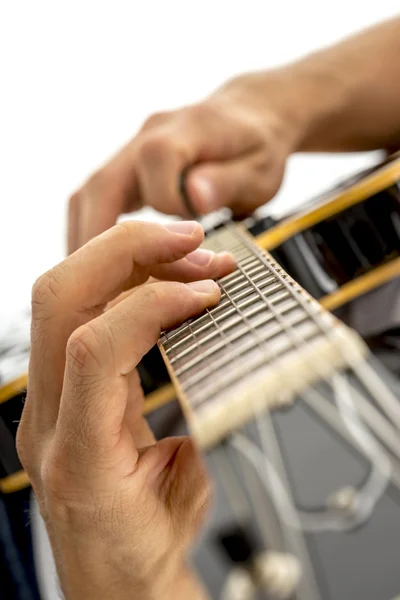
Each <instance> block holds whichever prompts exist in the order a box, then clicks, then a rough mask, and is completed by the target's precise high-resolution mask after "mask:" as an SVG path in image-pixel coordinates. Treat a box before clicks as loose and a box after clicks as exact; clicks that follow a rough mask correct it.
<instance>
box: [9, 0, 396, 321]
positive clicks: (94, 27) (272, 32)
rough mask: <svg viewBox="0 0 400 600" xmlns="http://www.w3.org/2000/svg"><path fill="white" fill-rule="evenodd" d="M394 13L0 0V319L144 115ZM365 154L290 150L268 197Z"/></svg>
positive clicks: (351, 2)
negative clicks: (293, 153) (75, 194)
mask: <svg viewBox="0 0 400 600" xmlns="http://www.w3.org/2000/svg"><path fill="white" fill-rule="evenodd" d="M396 12H399V2H398V1H396V0H392V1H389V0H386V1H381V2H370V3H366V2H361V1H360V0H348V1H347V2H340V1H338V0H337V1H335V2H322V1H321V0H314V1H313V0H301V1H297V0H292V1H290V0H279V1H275V2H270V1H267V0H264V1H262V0H258V1H256V0H246V2H244V1H243V2H235V1H234V0H230V1H222V0H220V1H218V0H214V1H211V0H203V1H202V2H191V1H183V0H182V1H178V0H171V1H168V0H165V1H161V0H160V1H158V2H157V1H155V0H151V1H149V0H141V1H140V2H138V1H134V0H131V1H130V2H128V1H125V2H123V1H115V0H113V1H111V0H110V1H108V2H101V1H99V0H97V1H89V0H86V1H85V0H65V1H64V2H61V1H60V0H48V1H45V0H25V1H18V0H8V1H7V0H0V75H1V79H0V85H1V89H0V263H1V271H0V273H1V279H0V285H1V295H0V323H1V319H3V324H4V318H8V316H9V315H10V314H11V313H12V312H15V311H17V310H18V309H19V307H20V306H24V305H26V304H27V303H28V302H29V294H30V287H31V284H32V282H33V280H34V279H35V278H36V277H37V276H38V275H39V274H40V273H41V272H42V271H44V270H45V269H47V268H49V267H50V266H52V264H54V263H55V262H57V261H59V260H60V259H61V258H62V257H63V254H64V247H65V246H64V240H65V209H66V201H67V199H68V196H69V195H70V194H71V192H72V191H73V190H74V189H75V188H76V187H77V186H78V185H79V183H80V182H81V181H82V180H83V179H85V178H86V176H87V175H88V174H89V173H90V172H91V171H92V170H93V169H94V168H96V167H97V166H98V165H99V163H102V162H103V161H104V160H106V158H107V157H108V156H109V155H110V154H111V153H113V152H114V151H115V150H116V149H117V148H118V147H119V146H120V145H121V144H122V143H124V142H125V141H126V140H127V139H128V138H130V137H131V136H132V135H134V133H135V131H136V129H137V128H138V127H139V125H140V124H141V122H142V121H143V119H144V118H145V117H146V116H147V115H148V114H150V113H152V112H154V111H157V110H162V109H166V108H173V107H176V106H179V105H182V104H185V103H188V102H191V101H195V100H198V99H200V98H201V97H203V96H205V95H206V94H208V93H209V92H210V91H212V90H213V88H215V87H216V86H218V85H219V84H221V83H222V82H223V81H224V80H225V79H226V78H228V77H230V76H232V75H233V74H236V73H239V72H242V71H247V70H251V69H260V68H267V67H270V66H273V65H277V64H280V63H284V62H286V61H289V60H292V59H294V58H297V57H299V56H300V55H302V54H304V53H308V52H310V51H311V50H314V49H316V48H318V47H321V46H322V45H326V44H330V43H332V42H334V41H336V40H338V39H339V38H341V37H343V36H344V35H347V34H349V33H351V32H353V31H356V30H358V29H360V28H362V27H364V26H366V25H369V24H371V23H374V22H376V21H377V20H380V19H383V18H386V17H388V16H391V15H394V14H396ZM368 159H370V157H368ZM365 161H366V157H365V156H361V157H360V156H353V157H351V159H349V158H348V157H343V156H337V157H334V158H326V157H311V158H309V157H307V158H306V157H302V156H300V157H295V158H294V159H292V160H291V163H290V167H289V170H288V174H287V177H286V180H285V184H284V186H283V189H282V191H281V193H280V194H279V197H278V199H277V200H276V201H275V208H277V209H278V210H281V209H283V208H284V207H286V206H290V205H292V204H296V203H299V202H300V201H302V200H303V199H306V198H307V197H308V196H309V195H310V194H314V193H316V192H319V191H321V190H323V189H324V188H325V187H326V186H328V185H330V184H331V183H333V182H335V181H336V180H337V179H338V177H342V176H343V175H344V174H346V173H349V172H352V171H353V170H354V168H355V167H358V166H359V165H360V164H364V163H365Z"/></svg>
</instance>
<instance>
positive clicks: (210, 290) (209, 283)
mask: <svg viewBox="0 0 400 600" xmlns="http://www.w3.org/2000/svg"><path fill="white" fill-rule="evenodd" d="M186 285H187V286H188V287H190V288H191V289H192V290H194V291H195V292H200V293H202V294H215V292H216V291H217V290H218V285H217V284H216V283H215V281H213V280H212V279H203V280H202V281H192V282H191V283H187V284H186Z"/></svg>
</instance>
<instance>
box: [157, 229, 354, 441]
mask: <svg viewBox="0 0 400 600" xmlns="http://www.w3.org/2000/svg"><path fill="white" fill-rule="evenodd" d="M203 246H204V247H207V248H210V249H213V250H215V251H220V250H229V251H230V252H232V254H233V255H234V257H235V258H236V261H237V265H238V267H237V269H236V270H235V271H234V272H233V273H231V274H230V275H228V276H227V277H224V278H223V279H221V280H219V282H218V283H219V285H220V287H221V292H222V294H221V300H220V302H219V303H218V305H217V306H216V307H215V308H212V309H210V310H207V311H206V312H205V313H204V314H202V315H201V316H199V317H197V318H195V319H192V320H190V321H187V322H186V323H184V324H183V325H181V326H180V327H179V328H177V329H175V330H173V331H170V332H168V333H165V334H164V335H163V337H162V338H161V340H160V347H161V350H162V353H163V356H164V359H165V361H166V365H167V368H168V370H169V372H170V375H171V378H172V380H173V382H174V383H175V385H176V387H177V391H178V396H179V398H180V400H181V404H182V407H183V409H184V412H185V414H186V418H187V420H188V424H189V426H190V428H191V431H192V433H193V435H194V437H195V438H196V439H197V441H198V443H199V444H200V445H201V446H203V447H208V446H211V445H213V444H215V443H217V442H218V441H220V440H221V439H222V438H224V437H225V436H226V435H228V434H229V433H230V432H232V431H233V430H235V429H236V428H238V427H240V426H241V425H243V424H244V423H246V422H247V421H249V420H250V419H251V418H252V417H253V416H254V414H255V413H256V412H258V411H263V410H265V409H267V408H273V407H275V406H279V405H280V404H282V403H284V402H287V401H288V399H290V398H291V397H293V395H294V394H296V393H299V392H300V391H301V390H302V389H303V388H304V387H305V386H307V385H309V384H310V383H313V382H314V381H316V380H319V379H323V378H326V377H329V376H330V375H331V374H332V373H333V372H334V371H335V369H338V368H341V367H343V366H345V359H344V356H343V352H342V351H341V350H342V347H343V346H342V345H343V344H346V355H349V352H350V353H351V356H352V358H353V359H354V360H356V359H357V357H358V356H362V354H363V352H364V349H363V346H362V345H361V344H360V343H359V341H358V338H356V339H355V338H354V336H353V334H352V333H350V332H349V331H348V330H347V329H346V328H345V327H344V326H343V325H342V324H340V323H339V322H338V321H337V320H336V319H335V318H334V317H333V316H332V315H331V314H330V313H327V312H326V311H324V310H323V308H322V307H321V306H320V304H318V302H316V301H315V300H314V299H313V298H311V297H310V296H309V295H308V294H307V293H306V292H305V291H304V290H303V289H302V288H300V287H299V286H298V285H297V284H296V283H295V282H294V281H293V280H292V279H291V278H290V277H289V275H288V274H287V273H286V272H285V271H284V270H283V269H282V268H281V267H280V266H279V265H278V264H277V263H276V262H275V261H274V260H273V259H272V257H271V256H270V255H269V254H268V253H266V252H265V251H261V250H259V249H258V248H257V247H256V246H255V245H254V243H253V241H252V240H251V237H250V236H249V235H248V234H247V233H246V232H245V231H244V230H243V229H241V228H240V226H236V225H234V224H231V225H227V226H224V227H223V228H221V229H219V230H217V231H216V232H214V233H213V234H212V235H210V236H209V237H207V239H206V241H205V242H204V244H203Z"/></svg>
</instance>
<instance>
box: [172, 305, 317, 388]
mask: <svg viewBox="0 0 400 600" xmlns="http://www.w3.org/2000/svg"><path fill="white" fill-rule="evenodd" d="M306 318H307V315H306V314H304V313H302V314H301V315H298V316H297V317H296V318H295V319H293V321H292V324H293V325H297V324H299V323H301V322H302V321H304V320H305V319H306ZM244 319H245V317H244ZM266 323H268V321H267V320H266V321H263V322H261V323H259V324H257V326H253V325H250V324H248V327H247V328H246V327H243V329H241V330H239V331H238V332H236V333H235V334H234V335H233V336H230V337H229V338H228V339H229V341H230V342H236V341H238V340H239V339H240V338H243V337H245V336H246V334H248V333H252V334H253V337H255V338H256V341H257V343H258V345H260V344H265V342H268V341H270V340H272V339H273V338H274V337H276V336H277V335H279V334H280V333H282V329H281V328H280V327H279V325H277V326H276V327H275V329H272V331H269V332H268V333H264V334H262V333H260V332H259V331H257V329H256V327H259V326H260V325H264V324H266ZM224 333H225V332H224ZM225 341H226V339H224V341H223V342H222V341H220V342H219V343H217V344H215V346H212V347H211V348H209V349H208V350H206V351H204V352H203V353H202V355H201V356H196V357H194V358H192V359H191V360H190V361H188V362H187V363H186V364H184V365H183V366H182V367H180V368H178V369H176V375H178V376H179V377H180V376H181V375H183V374H184V373H185V372H186V371H188V370H190V369H191V368H193V367H195V366H196V365H197V364H198V363H199V362H201V361H202V360H204V359H205V358H209V357H210V356H212V355H213V354H214V353H215V352H218V350H221V349H222V348H223V347H224V345H225ZM249 343H250V346H249V347H250V348H253V347H254V342H250V341H249ZM241 348H242V350H243V345H242V346H241ZM240 354H242V352H240V353H239V355H240ZM236 357H237V356H236V354H235V355H234V356H233V355H230V357H229V360H232V358H236ZM178 359H179V357H178ZM213 370H214V369H212V370H211V371H213ZM208 374H210V372H209V373H208Z"/></svg>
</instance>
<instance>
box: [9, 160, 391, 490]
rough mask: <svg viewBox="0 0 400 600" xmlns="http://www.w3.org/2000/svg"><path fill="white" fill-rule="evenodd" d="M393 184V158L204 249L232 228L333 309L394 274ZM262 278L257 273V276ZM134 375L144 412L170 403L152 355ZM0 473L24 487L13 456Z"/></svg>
mask: <svg viewBox="0 0 400 600" xmlns="http://www.w3.org/2000/svg"><path fill="white" fill-rule="evenodd" d="M399 180H400V156H399V154H397V155H393V156H391V157H389V158H388V159H386V160H385V161H384V162H383V163H381V164H379V165H377V166H376V167H374V168H373V169H369V170H368V171H367V172H363V173H362V174H358V175H357V176H356V177H355V178H352V179H351V180H347V181H346V182H344V183H342V184H341V185H340V186H338V187H337V188H335V189H333V190H331V191H330V192H328V193H326V194H324V195H323V196H321V197H319V198H317V199H315V200H314V201H312V202H310V203H309V204H308V205H307V206H305V207H304V209H303V210H302V211H301V212H300V213H296V214H291V215H288V216H287V217H286V218H284V219H283V220H281V221H280V222H278V223H276V222H274V221H273V220H272V219H271V218H268V217H267V218H264V219H261V220H256V219H254V218H250V219H247V220H246V221H244V222H243V223H242V224H241V225H240V228H239V226H238V225H233V224H232V222H231V221H230V219H229V218H227V219H223V220H220V221H219V222H218V223H217V224H215V226H214V227H211V228H209V231H208V235H207V238H206V242H205V245H207V244H208V243H209V241H210V240H213V242H212V243H214V244H215V243H217V245H218V248H220V249H232V250H235V248H230V246H229V244H228V242H229V241H232V240H231V237H232V235H233V233H232V232H233V231H236V228H237V231H240V232H241V233H240V235H241V236H242V235H244V236H245V239H246V240H247V242H248V243H250V241H251V237H250V236H252V243H253V244H254V243H255V244H256V246H254V248H256V247H257V248H262V249H264V250H269V251H270V252H271V253H272V255H273V258H274V259H275V260H276V261H278V263H279V264H280V265H282V266H284V267H285V269H286V270H287V271H288V272H289V273H290V275H292V276H293V278H294V279H295V280H296V281H298V282H299V283H300V284H301V285H302V286H303V287H304V288H305V289H306V290H308V291H309V293H310V294H312V295H313V296H314V297H316V298H318V299H319V301H320V304H321V305H323V306H325V308H328V309H329V310H334V309H337V308H339V307H340V306H343V305H344V304H346V303H348V302H350V301H351V300H353V299H355V298H357V297H359V296H360V295H362V294H365V293H366V292H368V291H371V290H373V289H375V288H377V287H379V286H380V285H382V284H384V283H386V282H389V281H391V280H394V279H395V278H396V277H398V276H399V274H400V225H399V223H400V192H399V187H398V181H399ZM224 232H225V233H224ZM246 232H247V233H246ZM217 233H218V235H216V234H217ZM221 236H222V237H221ZM268 256H269V255H268ZM271 260H272V258H271ZM274 264H275V263H274ZM261 273H262V269H261V270H260V272H259V273H256V274H255V275H257V274H258V275H260V274H261ZM250 276H252V274H250ZM255 283H256V282H255ZM276 285H278V283H277V282H276ZM240 293H241V294H243V295H242V296H241V297H242V298H244V300H243V301H244V302H248V303H249V304H248V305H249V306H250V305H251V304H252V303H253V300H254V297H248V298H246V295H247V294H248V289H246V288H245V287H244V288H243V289H242V291H241V292H240ZM227 301H228V299H227V298H225V302H227ZM289 304H290V303H289ZM246 306H247V304H246ZM240 310H241V309H240ZM304 326H305V325H304ZM227 356H229V354H227ZM328 358H329V357H328ZM329 360H330V358H329ZM139 372H140V374H141V379H142V383H143V387H144V389H145V392H147V400H146V412H147V413H149V412H151V411H152V410H155V409H156V408H158V407H159V406H161V405H162V404H165V403H166V402H169V401H171V400H172V399H174V398H175V397H176V392H175V388H174V386H173V385H172V384H171V383H169V375H168V373H167V371H166V369H165V367H164V365H163V362H162V360H161V358H160V356H159V353H158V351H157V350H156V349H155V350H153V351H151V352H150V353H149V355H148V356H147V357H145V359H144V360H143V361H142V364H141V365H140V367H139ZM243 381H244V380H243ZM26 384H27V377H26V374H25V372H21V375H20V376H18V377H15V378H13V379H12V380H10V381H7V382H6V383H5V385H3V386H2V387H1V388H0V417H1V418H2V421H4V422H5V423H6V424H7V425H9V428H10V429H11V430H13V429H14V430H15V428H16V422H17V421H18V418H19V415H20V412H21V409H22V398H23V390H24V388H25V386H26ZM2 466H3V472H2V473H1V474H0V475H1V476H0V490H2V491H3V492H12V491H15V490H18V489H20V488H21V487H24V486H26V485H29V482H28V480H27V478H26V475H25V474H24V473H23V472H22V471H21V470H20V466H19V463H18V460H17V459H16V455H15V456H13V457H12V459H10V460H9V461H8V464H7V465H2Z"/></svg>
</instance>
